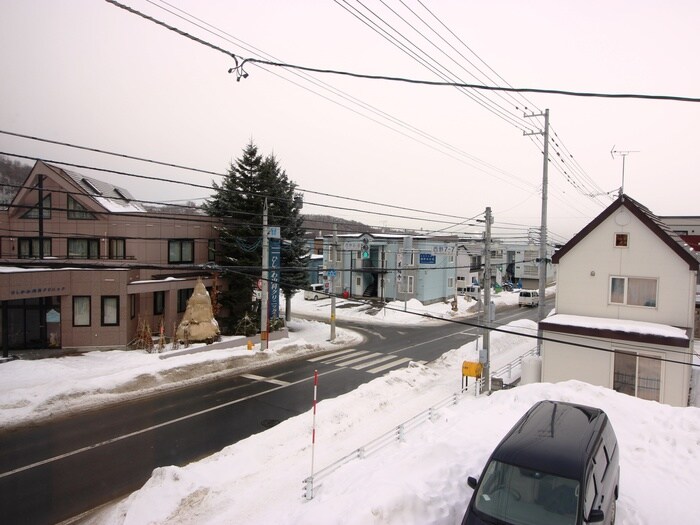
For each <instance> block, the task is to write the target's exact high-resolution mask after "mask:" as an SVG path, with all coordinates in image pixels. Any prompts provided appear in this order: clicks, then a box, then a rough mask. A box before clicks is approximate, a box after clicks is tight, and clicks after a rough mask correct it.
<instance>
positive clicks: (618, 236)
mask: <svg viewBox="0 0 700 525" xmlns="http://www.w3.org/2000/svg"><path fill="white" fill-rule="evenodd" d="M613 235H614V241H613V246H614V247H615V248H629V245H630V234H629V233H626V232H621V233H615V234H613ZM623 240H624V242H623Z"/></svg>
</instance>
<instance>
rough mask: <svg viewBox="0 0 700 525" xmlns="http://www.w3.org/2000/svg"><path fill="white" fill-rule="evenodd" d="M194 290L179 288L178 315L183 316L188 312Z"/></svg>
mask: <svg viewBox="0 0 700 525" xmlns="http://www.w3.org/2000/svg"><path fill="white" fill-rule="evenodd" d="M193 293H194V288H179V289H178V290H177V313H179V314H181V313H183V312H185V311H186V310H187V301H189V300H190V297H192V294H193Z"/></svg>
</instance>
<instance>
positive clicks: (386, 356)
mask: <svg viewBox="0 0 700 525" xmlns="http://www.w3.org/2000/svg"><path fill="white" fill-rule="evenodd" d="M389 359H396V356H395V355H391V354H389V355H385V356H384V357H380V358H379V359H374V360H372V361H370V362H369V363H362V364H361V365H357V366H353V367H352V368H353V369H354V370H362V369H363V368H369V367H370V366H374V365H378V364H379V363H383V362H384V361H388V360H389Z"/></svg>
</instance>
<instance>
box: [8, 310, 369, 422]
mask: <svg viewBox="0 0 700 525" xmlns="http://www.w3.org/2000/svg"><path fill="white" fill-rule="evenodd" d="M288 327H289V333H290V336H289V338H288V339H281V340H277V341H271V342H270V343H269V349H268V350H266V351H265V352H261V351H260V348H259V345H256V346H255V347H254V349H253V350H248V349H247V346H246V344H245V343H246V341H245V340H244V339H245V338H242V337H228V338H224V340H223V342H222V343H217V344H215V345H211V347H209V346H207V345H204V344H197V345H192V346H191V347H190V348H189V349H187V350H184V349H183V350H182V351H179V352H174V353H177V354H178V355H177V357H173V358H170V359H161V357H165V356H167V355H168V354H167V347H166V353H164V354H158V353H148V352H146V351H143V350H128V351H126V350H125V351H120V350H114V351H95V352H87V353H85V354H81V355H77V356H67V357H60V358H52V359H40V360H29V361H25V360H15V361H10V362H6V363H2V364H0V426H1V427H3V428H7V427H9V426H11V425H20V424H22V423H26V422H28V421H33V420H38V419H42V418H46V417H53V416H56V415H57V414H60V413H65V412H70V411H74V410H82V409H85V408H90V407H95V406H99V405H103V404H106V403H114V402H116V401H119V400H122V399H126V398H129V397H134V396H141V395H144V394H148V393H151V392H155V391H157V390H162V389H164V388H170V387H172V386H173V385H182V384H184V383H188V382H197V381H203V380H210V379H213V377H214V376H216V375H217V374H230V373H240V372H241V371H244V370H246V369H254V368H256V367H260V366H264V365H269V364H272V363H274V362H276V361H280V360H284V359H289V358H290V357H299V356H303V355H311V354H315V353H318V352H321V351H324V350H332V349H337V348H342V347H345V346H348V345H351V344H354V343H356V342H358V341H360V340H361V337H360V336H359V335H358V334H356V333H355V332H351V331H349V330H342V329H338V330H337V332H336V339H335V341H334V342H333V343H330V342H329V341H328V337H329V335H330V333H329V328H328V326H327V325H325V324H323V323H319V322H316V321H305V320H292V321H290V322H289V323H288ZM227 344H230V346H227ZM212 347H215V348H216V349H210V348H212ZM189 350H193V351H195V353H187V354H185V353H184V352H185V351H189ZM197 350H201V351H199V352H197Z"/></svg>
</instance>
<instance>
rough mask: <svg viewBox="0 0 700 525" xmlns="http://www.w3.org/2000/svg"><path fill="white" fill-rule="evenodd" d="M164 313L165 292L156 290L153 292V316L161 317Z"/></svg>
mask: <svg viewBox="0 0 700 525" xmlns="http://www.w3.org/2000/svg"><path fill="white" fill-rule="evenodd" d="M164 313H165V291H163V290H156V291H155V292H153V315H163V314H164Z"/></svg>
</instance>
